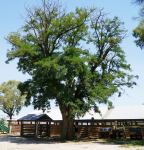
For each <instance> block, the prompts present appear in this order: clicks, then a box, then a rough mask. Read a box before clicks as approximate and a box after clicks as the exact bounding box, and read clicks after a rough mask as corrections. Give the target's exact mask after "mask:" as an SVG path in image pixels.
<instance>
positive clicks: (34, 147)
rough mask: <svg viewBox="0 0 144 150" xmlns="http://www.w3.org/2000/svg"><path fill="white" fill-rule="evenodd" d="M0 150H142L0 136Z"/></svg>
mask: <svg viewBox="0 0 144 150" xmlns="http://www.w3.org/2000/svg"><path fill="white" fill-rule="evenodd" d="M0 150H144V148H143V147H139V148H136V147H135V148H133V147H130V148H125V147H122V145H115V144H108V143H99V142H95V141H90V142H66V143H58V142H56V143H55V142H51V143H50V142H48V141H36V140H32V139H25V138H21V137H12V136H0Z"/></svg>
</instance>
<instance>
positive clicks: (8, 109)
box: [0, 80, 25, 119]
mask: <svg viewBox="0 0 144 150" xmlns="http://www.w3.org/2000/svg"><path fill="white" fill-rule="evenodd" d="M19 83H20V82H19V81H15V80H10V81H8V82H4V83H2V84H1V85H0V103H1V110H2V111H3V112H4V113H5V114H7V115H8V116H9V118H10V119H12V116H13V115H14V114H15V113H16V114H18V113H19V111H20V110H21V108H22V106H23V105H24V101H25V96H24V95H23V96H21V92H20V90H19V89H18V85H19Z"/></svg>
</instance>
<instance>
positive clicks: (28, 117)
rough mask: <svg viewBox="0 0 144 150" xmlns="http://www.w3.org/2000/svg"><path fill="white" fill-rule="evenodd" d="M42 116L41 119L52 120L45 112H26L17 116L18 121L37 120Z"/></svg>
mask: <svg viewBox="0 0 144 150" xmlns="http://www.w3.org/2000/svg"><path fill="white" fill-rule="evenodd" d="M42 118H44V119H43V120H52V119H51V118H50V117H49V116H48V115H47V114H28V115H26V116H24V117H21V118H19V119H18V120H19V121H38V120H41V119H42Z"/></svg>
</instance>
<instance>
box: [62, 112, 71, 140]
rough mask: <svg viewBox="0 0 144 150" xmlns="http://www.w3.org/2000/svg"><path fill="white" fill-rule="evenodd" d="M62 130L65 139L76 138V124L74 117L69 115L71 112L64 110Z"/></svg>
mask: <svg viewBox="0 0 144 150" xmlns="http://www.w3.org/2000/svg"><path fill="white" fill-rule="evenodd" d="M61 112H62V118H63V122H62V132H61V137H62V139H64V140H72V139H73V138H74V124H73V118H71V117H70V116H69V112H68V111H66V110H62V111H61Z"/></svg>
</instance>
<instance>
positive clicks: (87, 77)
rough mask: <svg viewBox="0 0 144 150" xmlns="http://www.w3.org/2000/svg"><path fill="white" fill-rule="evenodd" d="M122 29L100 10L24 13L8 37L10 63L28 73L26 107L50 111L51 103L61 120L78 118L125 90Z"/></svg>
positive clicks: (129, 82)
mask: <svg viewBox="0 0 144 150" xmlns="http://www.w3.org/2000/svg"><path fill="white" fill-rule="evenodd" d="M125 33H126V31H125V30H124V28H123V23H122V22H121V21H120V20H119V19H118V18H117V17H114V18H113V19H109V18H107V17H106V16H105V15H104V14H103V12H102V11H99V10H95V9H90V10H88V9H83V8H81V9H80V8H77V9H76V10H75V12H69V13H65V12H64V11H63V10H60V7H59V6H56V5H53V4H50V3H46V4H45V5H44V6H43V7H41V8H37V9H34V11H31V10H29V11H28V18H27V21H26V23H25V25H24V26H23V28H22V31H21V33H19V32H16V33H11V34H10V35H9V36H8V38H7V39H8V41H9V42H10V44H11V46H12V48H11V49H10V50H9V51H8V53H7V57H8V61H7V62H9V61H11V60H13V59H16V58H18V69H19V70H20V71H22V72H23V73H28V74H29V75H31V79H29V80H27V81H26V82H24V83H21V84H20V86H19V88H20V90H21V91H22V93H27V96H26V99H27V101H26V105H29V104H30V103H31V102H32V104H33V105H34V107H35V108H38V109H45V108H50V100H52V99H54V100H55V101H56V104H57V105H58V106H59V107H60V110H61V113H62V116H63V119H64V120H65V119H66V118H67V119H73V118H74V117H75V116H82V115H84V114H85V113H86V112H87V111H88V110H90V109H92V108H96V107H97V104H98V103H105V104H110V105H111V102H110V101H109V98H110V97H111V96H112V95H113V94H114V93H116V92H120V91H121V88H122V87H124V86H127V87H132V86H133V85H134V84H135V82H133V75H131V74H130V71H131V68H130V65H129V64H127V62H126V59H125V53H124V51H123V50H122V48H121V47H120V43H121V42H122V39H123V38H124V36H125Z"/></svg>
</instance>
